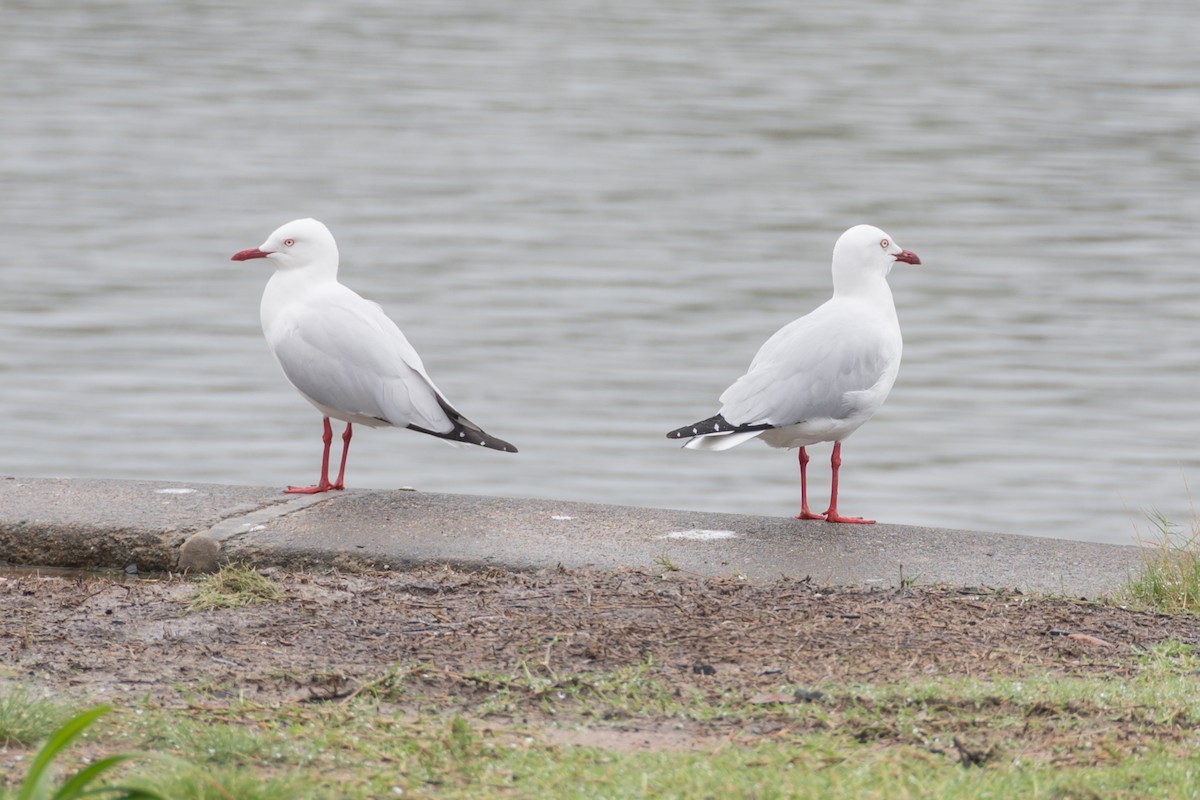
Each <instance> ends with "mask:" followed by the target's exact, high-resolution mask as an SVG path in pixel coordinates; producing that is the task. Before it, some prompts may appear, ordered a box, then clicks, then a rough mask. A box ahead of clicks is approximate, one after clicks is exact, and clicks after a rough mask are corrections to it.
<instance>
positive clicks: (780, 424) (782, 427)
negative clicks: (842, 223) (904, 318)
mask: <svg viewBox="0 0 1200 800" xmlns="http://www.w3.org/2000/svg"><path fill="white" fill-rule="evenodd" d="M898 261H902V262H904V263H906V264H920V263H921V259H919V258H918V257H917V256H916V254H915V253H912V252H910V251H908V250H904V249H902V248H901V247H900V246H899V245H898V244H896V242H895V241H894V240H893V239H892V237H891V236H889V235H888V234H886V233H884V232H883V231H881V230H880V229H879V228H875V227H872V226H870V225H856V226H855V227H853V228H851V229H850V230H848V231H846V232H845V233H843V234H842V235H841V237H839V238H838V240H837V244H835V245H834V247H833V297H832V298H830V299H829V300H827V301H826V302H825V303H824V304H822V305H821V306H819V307H818V308H817V309H815V310H814V311H813V312H812V313H810V314H807V315H805V316H803V317H801V318H800V319H797V320H795V321H794V322H791V323H789V324H788V325H785V326H784V327H783V328H781V329H780V330H779V331H777V332H776V333H775V335H774V336H772V337H771V338H770V339H768V340H767V341H766V343H765V344H764V345H763V346H762V347H761V348H760V349H759V351H758V354H757V355H756V356H755V357H754V360H753V361H752V362H751V363H750V369H749V370H748V371H747V372H746V374H745V375H743V376H742V377H740V378H738V379H737V381H735V382H734V384H733V385H732V386H730V387H729V388H728V389H726V390H725V392H724V393H723V394H722V395H721V397H720V402H721V411H720V413H719V414H717V415H716V416H714V417H709V418H708V419H706V420H702V421H701V422H697V423H695V424H693V425H687V426H685V427H682V428H679V429H678V430H674V431H671V432H670V433H668V434H667V436H668V437H669V438H671V439H684V438H687V439H689V441H688V442H687V444H685V445H684V447H687V448H691V449H695V450H727V449H729V448H731V447H734V446H736V445H739V444H741V443H742V442H745V441H747V440H749V439H755V438H758V439H762V440H763V441H764V442H766V443H767V444H768V445H770V446H771V447H786V448H793V447H799V448H800V455H799V461H800V513H799V514H798V515H796V518H797V519H821V520H825V521H826V522H857V523H864V524H871V523H873V522H874V520H869V519H863V518H862V517H847V516H843V515H842V514H840V513H839V512H838V506H837V499H838V470H839V468H840V467H841V465H842V441H843V440H845V439H846V437H847V436H849V435H850V434H852V433H854V431H856V430H858V428H859V426H861V425H862V424H863V423H864V422H866V421H867V420H868V419H870V418H871V417H872V416H873V415H874V414H875V412H876V411H878V410H879V407H880V406H882V405H883V401H884V400H885V399H887V396H888V393H889V392H890V391H891V389H892V384H894V383H895V382H896V375H897V373H898V372H899V370H900V353H901V349H902V346H903V341H902V339H901V336H900V322H899V320H898V319H897V318H896V305H895V303H894V302H893V301H892V291H891V288H890V287H889V286H888V282H887V276H888V273H889V272H891V269H892V267H893V266H894V265H895V264H896V262H898ZM818 442H833V456H832V458H831V459H830V465H831V468H832V472H833V476H832V481H831V487H830V499H829V508H828V509H827V510H826V511H825V512H824V513H821V514H818V513H814V512H813V511H811V510H810V509H809V507H808V485H807V477H808V476H807V467H808V454H807V453H806V452H805V447H807V446H808V445H812V444H817V443H818Z"/></svg>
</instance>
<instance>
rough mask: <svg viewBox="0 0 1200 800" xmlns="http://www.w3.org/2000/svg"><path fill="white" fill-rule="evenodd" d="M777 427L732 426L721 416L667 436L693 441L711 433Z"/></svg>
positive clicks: (765, 424)
mask: <svg viewBox="0 0 1200 800" xmlns="http://www.w3.org/2000/svg"><path fill="white" fill-rule="evenodd" d="M773 427H775V426H774V425H768V424H767V423H765V422H764V423H760V424H758V425H740V426H739V425H730V424H729V423H728V422H726V421H725V418H724V417H723V416H721V415H720V414H717V415H716V416H715V417H709V418H708V419H706V420H701V421H700V422H695V423H693V424H691V425H684V426H683V427H682V428H676V429H675V430H673V431H671V432H670V433H668V434H667V438H668V439H691V438H692V437H693V436H707V435H708V434H710V433H741V432H742V431H765V430H769V429H770V428H773Z"/></svg>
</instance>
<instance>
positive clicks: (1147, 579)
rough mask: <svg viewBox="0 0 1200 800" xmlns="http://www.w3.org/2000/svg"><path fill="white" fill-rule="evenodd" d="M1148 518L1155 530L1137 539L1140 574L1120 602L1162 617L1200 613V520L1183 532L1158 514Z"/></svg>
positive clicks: (1125, 591) (1127, 588) (1131, 581)
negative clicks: (1140, 566) (1149, 534)
mask: <svg viewBox="0 0 1200 800" xmlns="http://www.w3.org/2000/svg"><path fill="white" fill-rule="evenodd" d="M1149 517H1150V521H1151V522H1152V523H1153V524H1154V527H1155V531H1154V532H1153V533H1152V534H1151V536H1150V537H1149V538H1143V537H1141V536H1139V537H1138V540H1139V545H1140V546H1141V549H1142V565H1143V568H1142V572H1141V573H1139V574H1138V575H1137V576H1135V577H1133V578H1131V579H1130V581H1129V583H1128V584H1126V586H1125V589H1124V591H1123V592H1122V593H1121V597H1120V599H1121V600H1123V601H1124V602H1127V603H1129V604H1131V605H1136V606H1140V607H1145V608H1150V609H1153V610H1155V611H1158V612H1160V613H1163V614H1180V613H1187V614H1197V613H1200V520H1197V521H1194V522H1193V523H1192V527H1191V529H1190V530H1183V529H1181V528H1180V527H1179V526H1178V525H1176V524H1175V523H1173V522H1171V521H1170V520H1168V519H1167V518H1166V517H1164V516H1162V515H1161V514H1158V513H1151V514H1149Z"/></svg>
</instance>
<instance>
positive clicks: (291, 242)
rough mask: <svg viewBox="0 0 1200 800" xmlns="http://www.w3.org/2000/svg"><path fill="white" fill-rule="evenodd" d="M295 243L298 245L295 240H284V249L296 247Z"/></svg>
mask: <svg viewBox="0 0 1200 800" xmlns="http://www.w3.org/2000/svg"><path fill="white" fill-rule="evenodd" d="M295 243H296V240H295V239H284V240H283V246H284V247H291V246H292V245H294V244H295Z"/></svg>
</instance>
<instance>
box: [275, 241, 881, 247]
mask: <svg viewBox="0 0 1200 800" xmlns="http://www.w3.org/2000/svg"><path fill="white" fill-rule="evenodd" d="M885 241H886V240H885ZM295 243H296V240H295V239H284V240H283V246H284V247H291V246H292V245H294V244H295Z"/></svg>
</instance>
